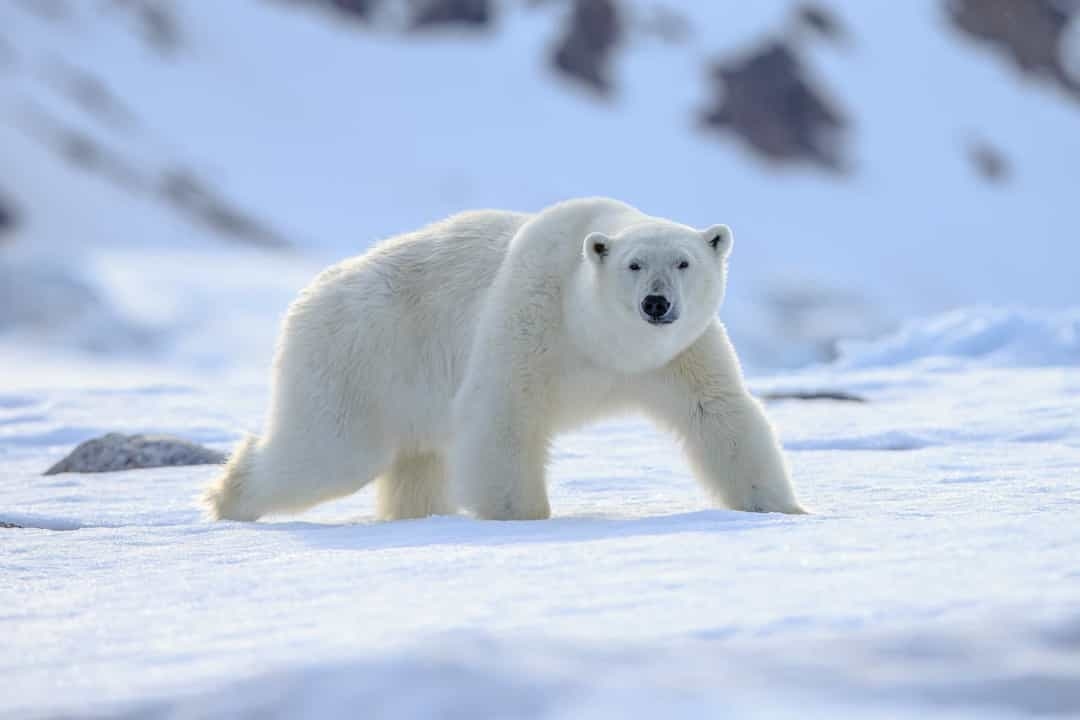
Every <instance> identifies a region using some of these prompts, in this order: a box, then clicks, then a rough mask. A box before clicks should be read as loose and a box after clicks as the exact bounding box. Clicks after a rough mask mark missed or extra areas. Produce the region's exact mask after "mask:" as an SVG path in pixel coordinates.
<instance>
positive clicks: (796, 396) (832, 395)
mask: <svg viewBox="0 0 1080 720" xmlns="http://www.w3.org/2000/svg"><path fill="white" fill-rule="evenodd" d="M761 398H762V399H763V400H768V401H770V402H772V401H774V400H835V401H837V402H853V403H864V402H866V398H864V397H863V396H862V395H855V394H853V393H847V392H844V391H842V390H798V391H793V392H770V393H762V395H761Z"/></svg>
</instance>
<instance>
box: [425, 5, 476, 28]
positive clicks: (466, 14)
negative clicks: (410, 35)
mask: <svg viewBox="0 0 1080 720" xmlns="http://www.w3.org/2000/svg"><path fill="white" fill-rule="evenodd" d="M491 19H492V10H491V3H490V0H423V1H422V2H418V3H417V4H416V7H415V9H414V10H413V16H412V26H413V28H427V27H433V26H438V25H465V26H472V27H482V26H485V25H487V24H488V23H490V22H491Z"/></svg>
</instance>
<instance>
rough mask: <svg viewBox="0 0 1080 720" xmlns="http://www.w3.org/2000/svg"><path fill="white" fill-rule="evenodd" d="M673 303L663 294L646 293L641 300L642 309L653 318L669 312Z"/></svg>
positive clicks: (658, 317)
mask: <svg viewBox="0 0 1080 720" xmlns="http://www.w3.org/2000/svg"><path fill="white" fill-rule="evenodd" d="M670 308H671V303H669V302H668V299H667V298H666V297H664V296H663V295H646V296H645V299H644V300H642V301H641V310H642V312H644V313H645V314H646V315H648V316H649V317H651V318H653V319H657V320H658V319H660V318H662V317H664V315H666V314H667V311H668V310H669V309H670Z"/></svg>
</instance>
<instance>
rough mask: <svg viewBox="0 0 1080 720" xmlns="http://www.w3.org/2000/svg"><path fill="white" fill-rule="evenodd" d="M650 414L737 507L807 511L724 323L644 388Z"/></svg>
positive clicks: (719, 495)
mask: <svg viewBox="0 0 1080 720" xmlns="http://www.w3.org/2000/svg"><path fill="white" fill-rule="evenodd" d="M642 391H643V401H644V404H645V407H646V410H647V411H649V412H650V413H652V414H653V415H654V416H655V417H656V418H657V420H659V421H660V422H661V423H663V424H665V425H667V426H669V427H670V428H671V429H672V430H674V431H675V433H676V434H677V435H678V436H679V438H680V439H681V440H682V441H683V445H684V447H685V449H686V453H687V456H688V459H689V461H690V464H691V467H692V468H693V470H694V474H695V475H696V476H697V479H698V481H699V482H700V483H701V484H702V485H704V486H705V488H706V489H707V490H708V491H709V493H710V494H711V495H713V496H714V497H715V498H716V499H717V500H718V501H720V502H721V503H722V504H724V505H726V506H727V507H730V508H732V509H735V510H747V511H753V512H783V513H805V512H806V510H804V509H803V507H802V506H801V505H800V504H799V501H798V500H797V499H796V497H795V491H794V489H793V488H792V485H791V478H790V476H789V473H788V469H787V464H786V463H785V462H784V456H783V452H782V450H781V449H780V443H779V441H778V440H777V438H776V433H775V431H774V430H773V427H772V424H771V423H770V422H769V420H768V418H767V417H766V416H765V411H764V409H763V408H762V407H761V404H760V403H759V402H758V401H757V400H756V399H755V398H754V397H753V396H751V395H750V393H749V391H747V389H746V387H745V385H744V384H743V379H742V372H741V370H740V369H739V365H738V361H737V359H736V357H735V351H734V349H733V348H732V346H731V343H730V341H729V340H728V338H727V333H726V332H725V331H724V328H723V326H722V325H720V323H719V322H714V323H713V325H712V326H710V327H709V329H708V330H706V331H705V334H704V335H703V336H702V337H701V338H699V339H698V341H697V342H696V343H694V345H692V346H691V347H690V348H689V349H688V350H686V351H685V352H684V353H683V354H682V355H680V356H679V357H677V358H676V359H675V360H673V361H672V362H671V364H669V365H668V366H667V367H666V368H664V369H663V370H661V371H659V372H658V373H657V375H656V376H655V377H653V378H651V379H650V381H648V382H646V383H645V385H644V386H643V388H642Z"/></svg>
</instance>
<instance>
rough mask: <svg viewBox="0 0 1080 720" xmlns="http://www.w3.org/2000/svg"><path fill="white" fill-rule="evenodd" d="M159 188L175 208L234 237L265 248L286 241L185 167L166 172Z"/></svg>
mask: <svg viewBox="0 0 1080 720" xmlns="http://www.w3.org/2000/svg"><path fill="white" fill-rule="evenodd" d="M159 192H160V193H161V195H162V196H163V197H164V198H165V199H166V200H167V201H169V203H171V204H172V205H173V207H175V208H176V209H178V210H181V211H183V212H184V213H186V214H188V215H189V216H190V217H191V218H192V219H194V220H196V221H198V222H201V223H202V224H204V225H206V226H207V227H210V228H211V229H213V230H216V231H217V232H219V233H222V234H224V235H228V236H230V237H232V238H233V239H235V240H240V241H242V242H246V243H250V244H252V245H259V246H262V247H266V248H283V247H286V246H287V245H288V241H287V240H285V238H283V237H281V236H280V235H278V234H277V233H276V232H274V230H272V229H271V228H269V227H267V226H266V225H264V224H263V223H261V222H260V221H259V220H257V219H256V218H254V217H252V216H251V215H249V214H247V213H246V212H244V211H243V210H241V209H240V208H238V207H236V206H234V205H233V204H232V203H230V202H229V201H228V200H226V199H225V198H224V197H222V196H221V195H220V194H218V193H217V192H215V191H214V190H213V189H212V188H210V187H208V186H207V185H206V184H204V183H203V182H202V181H201V180H199V178H197V177H195V176H194V175H193V174H191V173H189V172H187V171H185V170H173V171H169V172H166V173H165V174H164V175H163V176H162V178H161V181H160V186H159Z"/></svg>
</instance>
